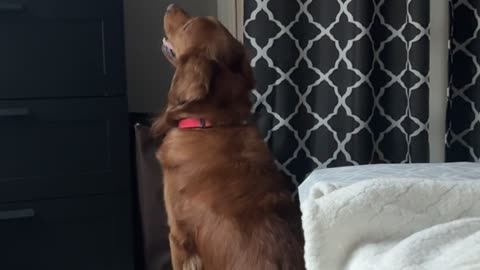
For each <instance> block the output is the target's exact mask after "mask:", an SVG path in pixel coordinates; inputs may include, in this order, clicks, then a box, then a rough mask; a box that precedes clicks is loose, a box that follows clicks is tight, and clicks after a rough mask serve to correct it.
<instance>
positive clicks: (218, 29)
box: [162, 4, 254, 111]
mask: <svg viewBox="0 0 480 270" xmlns="http://www.w3.org/2000/svg"><path fill="white" fill-rule="evenodd" d="M164 28H165V29H164V30H165V38H164V40H163V46H162V51H163V53H164V54H165V56H166V58H167V59H168V60H169V61H170V63H171V64H172V65H173V66H174V67H175V69H176V72H175V75H174V78H173V80H172V85H171V88H170V92H169V104H168V106H169V107H170V110H173V109H174V107H175V108H177V109H178V107H179V106H182V105H186V104H191V103H202V102H203V103H208V104H210V105H214V106H217V107H218V106H222V104H223V106H227V105H226V104H227V103H235V101H236V100H237V101H238V102H239V101H241V100H244V97H248V93H249V92H250V90H251V89H252V88H253V87H254V79H253V75H252V68H251V66H250V60H249V58H248V56H247V54H246V52H245V49H244V47H243V45H242V44H241V43H240V42H239V41H238V40H236V39H235V38H234V37H233V36H232V35H231V34H230V32H229V31H228V30H227V29H226V28H225V27H224V26H223V25H222V24H221V23H220V22H219V21H218V20H217V19H215V18H213V17H193V16H190V15H189V14H188V13H187V12H186V11H185V10H183V9H181V8H179V7H177V6H175V5H173V4H172V5H170V6H169V7H168V8H167V11H166V13H165V16H164ZM212 92H214V93H212ZM238 102H237V103H238ZM231 105H232V104H228V106H231ZM184 107H185V106H183V107H181V108H184ZM197 107H198V106H197ZM167 111H168V108H167Z"/></svg>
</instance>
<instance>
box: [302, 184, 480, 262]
mask: <svg viewBox="0 0 480 270" xmlns="http://www.w3.org/2000/svg"><path fill="white" fill-rule="evenodd" d="M301 207H302V213H303V217H302V219H303V220H302V221H303V228H304V233H305V238H306V239H305V240H306V243H305V259H306V264H307V269H308V270H323V269H326V270H336V269H352V270H363V269H365V270H376V269H379V270H380V269H381V270H393V269H395V270H397V269H398V270H400V269H402V270H413V269H415V270H423V269H432V270H443V269H445V270H447V269H448V270H452V269H455V270H466V269H469V270H470V269H480V179H479V180H478V181H433V180H424V179H411V178H410V179H372V180H366V181H362V182H358V183H354V184H351V185H347V184H341V183H337V184H332V183H326V182H318V183H316V184H315V185H314V186H313V187H312V188H311V189H310V194H309V195H308V196H307V198H306V199H305V200H303V202H302V205H301Z"/></svg>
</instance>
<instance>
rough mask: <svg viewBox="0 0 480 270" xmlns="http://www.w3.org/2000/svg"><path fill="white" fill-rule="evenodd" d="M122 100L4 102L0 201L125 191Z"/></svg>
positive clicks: (125, 139) (1, 103) (125, 141)
mask: <svg viewBox="0 0 480 270" xmlns="http://www.w3.org/2000/svg"><path fill="white" fill-rule="evenodd" d="M126 111H127V109H126V104H125V102H124V101H123V99H120V98H91V99H72V100H22V101H0V130H1V132H0V149H1V151H0V202H1V201H4V202H5V201H17V200H34V199H39V198H49V197H59V196H69V195H78V194H99V193H105V192H115V191H119V190H126V189H127V188H128V184H129V173H130V172H129V169H128V168H129V157H128V150H129V147H128V142H129V141H128V124H127V117H128V116H127V112H126Z"/></svg>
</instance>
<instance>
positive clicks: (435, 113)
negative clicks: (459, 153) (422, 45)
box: [429, 0, 449, 162]
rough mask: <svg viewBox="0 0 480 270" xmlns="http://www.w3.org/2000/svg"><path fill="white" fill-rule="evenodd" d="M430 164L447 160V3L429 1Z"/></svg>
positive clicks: (444, 0) (443, 1)
mask: <svg viewBox="0 0 480 270" xmlns="http://www.w3.org/2000/svg"><path fill="white" fill-rule="evenodd" d="M430 19H431V22H430V24H431V26H430V120H429V122H430V161H431V162H443V161H445V117H446V109H447V107H446V106H447V87H448V29H449V21H448V1H446V0H441V1H430Z"/></svg>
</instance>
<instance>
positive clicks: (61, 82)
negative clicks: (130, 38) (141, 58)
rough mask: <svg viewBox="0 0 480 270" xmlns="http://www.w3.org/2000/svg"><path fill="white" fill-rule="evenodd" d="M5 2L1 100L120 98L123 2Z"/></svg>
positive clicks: (0, 33)
mask: <svg viewBox="0 0 480 270" xmlns="http://www.w3.org/2000/svg"><path fill="white" fill-rule="evenodd" d="M2 3H3V1H2ZM8 3H9V4H10V8H9V6H6V7H5V6H4V9H7V10H4V11H2V10H1V9H2V7H1V6H0V40H1V41H2V42H0V59H2V61H0V86H1V87H0V98H30V97H82V96H116V95H123V94H125V64H124V45H123V44H124V39H123V15H122V14H123V13H122V1H114V0H106V1H94V0H83V1H73V0H61V1H60V0H44V1H38V0H29V1H27V0H24V1H20V0H16V1H15V0H13V1H12V0H10V1H8ZM8 9H12V10H10V11H8ZM16 9H17V10H16Z"/></svg>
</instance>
